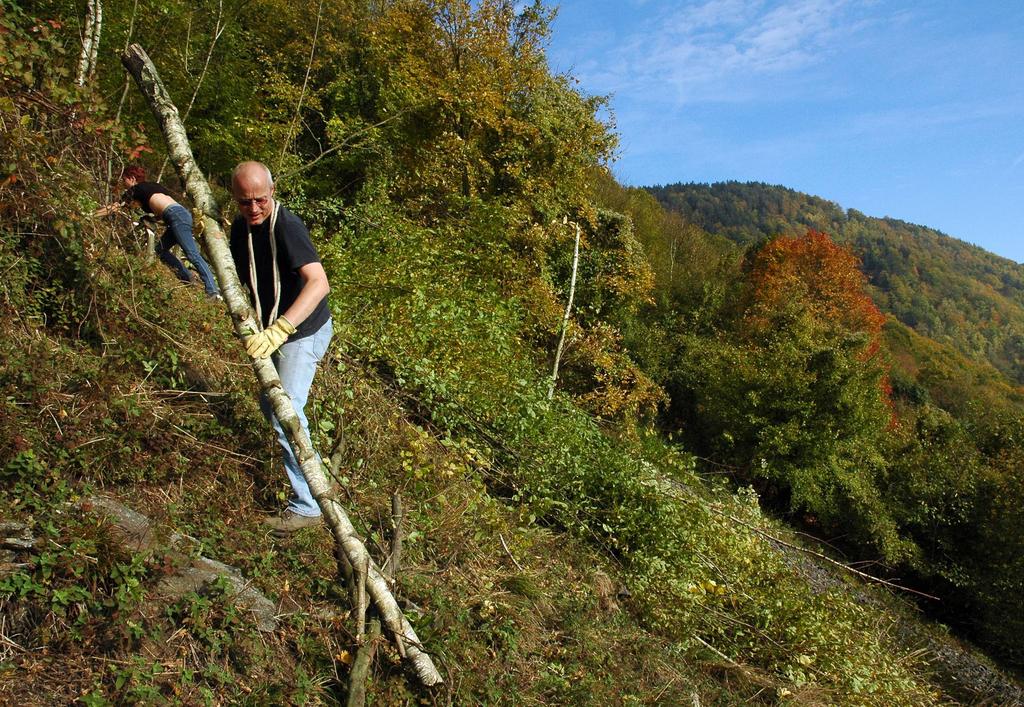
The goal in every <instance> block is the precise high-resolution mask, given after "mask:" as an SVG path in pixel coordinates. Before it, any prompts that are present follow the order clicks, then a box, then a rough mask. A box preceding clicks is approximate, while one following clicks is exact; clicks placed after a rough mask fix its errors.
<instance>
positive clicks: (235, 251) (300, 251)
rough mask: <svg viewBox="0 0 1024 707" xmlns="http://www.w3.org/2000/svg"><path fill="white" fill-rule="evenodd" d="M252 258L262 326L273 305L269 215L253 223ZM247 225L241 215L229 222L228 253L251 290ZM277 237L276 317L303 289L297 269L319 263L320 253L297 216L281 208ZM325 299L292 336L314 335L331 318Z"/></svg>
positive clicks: (264, 324) (289, 305) (254, 289)
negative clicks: (278, 293) (278, 298)
mask: <svg viewBox="0 0 1024 707" xmlns="http://www.w3.org/2000/svg"><path fill="white" fill-rule="evenodd" d="M251 228H252V250H253V256H254V257H253V259H254V261H255V262H256V282H257V283H258V284H259V298H260V308H261V310H262V312H263V319H264V322H263V326H265V327H266V326H270V325H271V324H273V322H272V321H270V313H271V310H273V308H274V271H273V267H272V265H271V253H270V239H269V238H268V236H267V232H268V231H269V230H270V217H267V219H266V220H265V221H264V222H263V223H261V224H260V225H258V226H252V227H251ZM248 231H249V227H248V225H247V224H246V222H245V217H244V216H238V217H237V218H235V220H234V222H233V223H232V224H231V256H232V258H233V259H234V261H235V269H236V270H238V279H239V280H241V281H242V284H243V285H248V286H249V290H250V291H251V292H255V291H256V288H255V287H253V284H252V282H250V275H249V239H248ZM274 235H275V237H276V239H277V267H278V269H279V271H280V274H281V303H280V304H279V305H278V308H277V316H281V315H282V314H284V313H285V312H287V311H288V308H289V307H291V306H292V304H293V303H294V302H295V299H296V298H297V297H298V296H299V292H301V291H302V284H303V282H302V276H301V275H300V274H299V268H301V267H302V266H303V265H308V264H309V263H319V262H320V256H319V255H317V252H316V248H314V247H313V242H312V241H311V240H310V238H309V231H308V230H306V226H305V224H303V223H302V221H301V219H299V217H298V216H296V215H295V214H293V213H292V212H291V211H289V210H288V209H286V208H285V207H284V206H282V207H280V210H279V211H278V214H277V225H276V227H275V228H274ZM330 316H331V313H330V310H329V309H328V308H327V298H326V297H324V298H323V299H322V300H320V302H319V304H317V306H316V308H315V309H314V310H313V311H312V312H311V313H310V315H309V316H308V317H306V319H305V320H303V322H302V323H301V324H299V325H298V326H297V327H296V328H295V329H296V331H295V333H294V334H292V336H291V339H301V338H303V337H306V336H310V335H311V334H315V333H316V332H317V331H318V330H319V329H320V327H322V326H323V325H324V323H325V322H326V321H327V320H328V319H329V318H330Z"/></svg>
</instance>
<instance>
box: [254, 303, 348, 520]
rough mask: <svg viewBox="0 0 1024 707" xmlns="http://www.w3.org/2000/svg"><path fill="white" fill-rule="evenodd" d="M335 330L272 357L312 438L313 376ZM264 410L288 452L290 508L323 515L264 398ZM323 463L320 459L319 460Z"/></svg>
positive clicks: (293, 343) (289, 345) (286, 346)
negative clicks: (309, 414)
mask: <svg viewBox="0 0 1024 707" xmlns="http://www.w3.org/2000/svg"><path fill="white" fill-rule="evenodd" d="M333 334H334V329H333V327H332V325H331V320H330V319H328V320H327V322H326V323H324V325H323V326H322V327H320V329H319V330H317V332H316V333H315V334H312V335H310V336H306V337H303V338H301V339H296V340H288V341H286V342H285V343H284V344H282V345H281V348H279V349H278V350H277V351H275V352H274V353H273V354H272V355H271V359H272V360H273V361H274V365H275V366H277V375H278V376H280V378H281V387H283V388H284V392H286V393H288V397H290V398H291V399H292V405H293V406H294V407H295V414H296V415H298V416H299V421H300V422H301V423H302V429H304V430H305V431H306V434H309V423H308V422H307V421H306V413H305V407H306V399H307V398H308V397H309V388H310V386H312V385H313V376H314V375H316V367H317V364H318V363H320V359H322V358H323V357H324V354H325V353H326V352H327V345H328V344H330V343H331V336H332V335H333ZM260 409H261V410H263V414H264V415H265V416H266V418H267V419H268V420H269V421H270V423H271V424H272V425H273V426H274V431H275V432H277V441H278V442H279V443H280V444H281V449H283V450H284V470H285V471H286V472H287V473H288V480H289V481H290V482H291V484H292V497H291V498H290V499H289V500H288V508H289V509H290V510H291V511H293V512H294V513H297V514H298V515H300V516H318V515H320V506H319V505H317V502H316V499H314V498H313V494H312V493H310V490H309V484H307V483H306V477H305V476H303V475H302V470H301V469H300V468H299V464H298V461H296V459H295V455H294V454H293V453H292V448H291V445H289V444H288V437H287V435H285V433H284V428H282V427H281V423H279V422H278V421H277V417H276V416H275V415H274V411H273V408H272V407H271V405H270V401H269V400H268V399H267V396H266V395H262V396H260ZM317 459H318V460H319V456H318V457H317Z"/></svg>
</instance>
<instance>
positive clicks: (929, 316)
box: [648, 182, 1024, 385]
mask: <svg viewBox="0 0 1024 707" xmlns="http://www.w3.org/2000/svg"><path fill="white" fill-rule="evenodd" d="M648 191H649V192H650V193H651V194H653V195H654V196H655V198H657V199H658V201H659V202H660V203H661V204H662V205H663V206H665V207H666V208H667V209H669V210H672V211H675V212H677V213H679V214H680V215H681V216H682V217H683V218H685V219H686V220H687V221H689V222H692V223H693V224H695V225H697V226H700V227H701V228H703V229H704V230H706V231H708V232H709V233H713V234H717V235H721V236H725V237H727V238H729V239H730V240H732V241H734V242H736V243H739V244H741V245H746V244H751V243H755V242H757V241H759V240H761V239H764V238H769V237H772V236H776V235H780V234H785V235H796V234H801V233H804V232H806V231H807V229H815V230H818V231H823V232H825V233H828V234H829V235H830V236H832V237H833V238H834V239H835V240H837V241H839V242H842V243H846V244H849V245H850V246H851V247H852V248H853V249H854V251H855V252H856V253H857V254H858V255H859V256H860V258H861V260H862V261H863V268H864V272H865V273H866V274H867V276H868V278H869V281H870V284H871V295H872V297H873V298H874V300H875V302H876V303H877V304H878V306H879V307H880V308H881V309H882V310H883V311H885V312H887V313H889V314H892V315H893V316H894V317H896V318H897V319H898V320H899V321H901V322H903V323H904V324H906V325H907V326H909V327H911V328H913V329H914V330H915V331H917V332H918V333H920V334H923V335H925V336H928V337H930V338H932V339H935V340H936V341H939V342H941V343H945V344H949V345H951V346H953V347H954V348H956V349H957V350H959V351H960V352H962V353H963V354H965V355H966V356H968V357H971V358H973V359H975V360H979V361H988V362H989V363H991V364H992V365H993V366H995V367H996V368H997V369H998V370H999V371H1001V372H1002V373H1003V374H1004V375H1006V376H1007V377H1008V378H1009V380H1010V381H1012V382H1013V383H1015V384H1016V385H1024V265H1019V264H1017V263H1015V262H1013V261H1012V260H1008V259H1006V258H1002V257H1000V256H998V255H995V254H993V253H990V252H988V251H986V250H984V249H983V248H980V247H978V246H975V245H971V244H969V243H966V242H964V241H961V240H958V239H956V238H953V237H951V236H948V235H946V234H944V233H942V232H940V231H937V230H935V229H931V228H928V227H925V226H919V225H915V224H911V223H907V222H905V221H900V220H898V219H892V218H874V217H871V216H866V215H864V214H863V213H861V212H859V211H857V210H856V209H846V210H844V209H843V208H842V207H841V206H840V205H838V204H836V203H834V202H831V201H828V200H826V199H822V198H820V197H816V196H811V195H808V194H804V193H801V192H798V191H795V190H793V189H789V188H786V187H783V186H777V185H769V184H763V183H758V182H720V183H716V184H696V183H689V184H683V183H677V184H670V185H665V186H656V187H650V188H648Z"/></svg>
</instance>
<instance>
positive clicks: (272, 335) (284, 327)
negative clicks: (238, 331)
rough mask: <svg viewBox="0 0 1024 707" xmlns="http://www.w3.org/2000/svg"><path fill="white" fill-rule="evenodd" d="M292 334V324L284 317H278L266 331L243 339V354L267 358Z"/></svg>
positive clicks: (293, 330)
mask: <svg viewBox="0 0 1024 707" xmlns="http://www.w3.org/2000/svg"><path fill="white" fill-rule="evenodd" d="M294 333H295V327H294V326H292V323H291V322H290V321H288V320H287V319H285V318H284V317H278V318H277V321H276V322H274V323H273V324H271V325H270V326H268V327H267V328H266V329H264V330H263V331H261V332H260V333H258V334H253V335H252V336H250V337H247V338H246V339H245V352H246V353H247V354H249V355H250V356H251V357H252V358H268V357H269V356H270V354H272V353H274V352H275V351H277V350H278V349H279V348H280V347H281V344H283V343H284V342H286V341H288V337H289V336H291V335H292V334H294Z"/></svg>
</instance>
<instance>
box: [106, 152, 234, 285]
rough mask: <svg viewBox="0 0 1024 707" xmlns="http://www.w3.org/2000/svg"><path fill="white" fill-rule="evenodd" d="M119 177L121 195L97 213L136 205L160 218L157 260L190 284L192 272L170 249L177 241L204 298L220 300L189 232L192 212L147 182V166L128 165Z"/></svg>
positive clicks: (210, 273) (208, 267)
mask: <svg viewBox="0 0 1024 707" xmlns="http://www.w3.org/2000/svg"><path fill="white" fill-rule="evenodd" d="M121 181H123V182H124V185H125V188H126V191H125V192H124V194H123V195H122V196H121V201H120V202H115V203H113V204H110V205H109V206H104V207H103V208H101V209H99V210H98V211H97V212H96V215H97V216H106V215H107V214H110V213H113V212H114V211H118V210H119V209H120V208H121V206H128V205H137V206H138V207H139V208H141V209H142V210H143V211H145V212H146V213H149V214H153V215H154V216H156V217H157V218H160V219H162V220H163V222H164V224H165V225H166V226H167V230H166V231H165V232H164V235H163V237H162V238H161V239H160V242H159V243H158V244H157V247H156V254H157V255H158V256H160V260H162V261H163V263H164V264H165V265H166V266H167V267H169V268H170V269H171V271H173V272H174V274H175V275H176V276H177V277H178V279H179V280H181V281H182V282H186V283H189V284H191V283H192V273H190V272H189V271H188V269H187V268H186V267H185V266H184V265H183V264H182V262H181V261H180V260H178V258H177V257H176V256H175V255H174V253H172V252H171V246H173V245H174V244H175V243H177V244H178V245H179V246H181V250H182V252H183V253H184V254H185V257H186V258H188V260H189V262H190V263H192V267H194V268H195V269H196V272H197V273H198V274H199V278H200V279H201V280H202V281H203V288H204V289H205V290H206V296H207V298H209V299H216V300H219V299H220V290H218V289H217V282H216V281H215V280H214V279H213V272H211V271H210V266H209V265H207V264H206V261H205V260H203V256H202V254H200V252H199V245H198V244H197V243H196V239H195V237H194V236H193V235H192V214H191V213H189V210H188V209H186V208H185V207H184V206H182V205H181V204H179V203H178V202H177V201H175V199H174V197H173V196H171V193H170V192H169V191H167V190H166V189H165V188H164V187H163V186H161V185H160V184H157V183H156V182H147V181H146V170H144V169H143V168H142V167H139V166H137V165H132V166H131V167H128V168H127V169H125V171H124V174H122V175H121Z"/></svg>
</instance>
